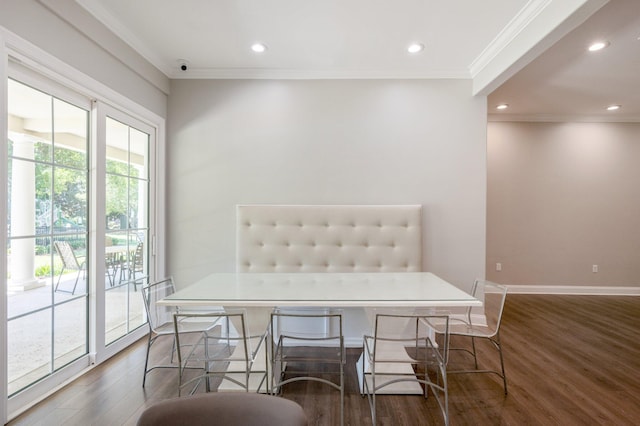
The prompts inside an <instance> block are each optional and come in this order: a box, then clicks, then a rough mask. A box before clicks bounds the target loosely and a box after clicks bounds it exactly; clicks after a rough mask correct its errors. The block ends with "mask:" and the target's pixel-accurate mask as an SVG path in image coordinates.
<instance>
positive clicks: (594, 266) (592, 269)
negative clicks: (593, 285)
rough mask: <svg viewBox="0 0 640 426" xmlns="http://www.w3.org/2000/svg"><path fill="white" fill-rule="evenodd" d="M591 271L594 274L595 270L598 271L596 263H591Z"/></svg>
mask: <svg viewBox="0 0 640 426" xmlns="http://www.w3.org/2000/svg"><path fill="white" fill-rule="evenodd" d="M591 271H593V273H594V274H595V273H596V272H598V265H593V266H592V267H591Z"/></svg>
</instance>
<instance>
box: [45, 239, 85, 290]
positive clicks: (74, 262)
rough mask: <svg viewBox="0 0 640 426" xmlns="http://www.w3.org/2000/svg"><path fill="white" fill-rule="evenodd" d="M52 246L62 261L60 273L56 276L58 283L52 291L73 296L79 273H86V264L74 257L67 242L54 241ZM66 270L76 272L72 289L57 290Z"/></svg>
mask: <svg viewBox="0 0 640 426" xmlns="http://www.w3.org/2000/svg"><path fill="white" fill-rule="evenodd" d="M53 246H54V247H55V250H56V252H57V253H58V256H60V259H61V260H62V270H61V271H60V275H58V281H57V282H56V286H55V288H54V291H60V292H62V293H71V294H75V292H76V287H77V286H78V280H79V279H80V272H83V273H86V270H87V269H86V265H87V264H86V262H85V261H84V260H82V261H80V260H79V259H78V258H77V257H76V254H75V253H74V252H73V249H72V248H71V244H69V242H68V241H54V243H53ZM67 269H69V270H77V271H78V275H77V276H76V281H75V283H74V284H73V289H72V290H71V291H69V290H62V289H58V286H59V285H60V278H61V277H62V274H64V271H65V270H67Z"/></svg>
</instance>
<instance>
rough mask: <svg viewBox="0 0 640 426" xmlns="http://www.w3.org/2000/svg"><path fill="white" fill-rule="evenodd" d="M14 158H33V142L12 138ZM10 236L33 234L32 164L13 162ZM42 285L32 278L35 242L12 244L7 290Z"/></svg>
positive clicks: (34, 196) (33, 178) (20, 241)
mask: <svg viewBox="0 0 640 426" xmlns="http://www.w3.org/2000/svg"><path fill="white" fill-rule="evenodd" d="M13 154H14V156H15V157H20V158H26V159H33V158H34V143H33V141H31V140H29V139H27V138H22V139H19V138H15V139H13ZM11 176H12V177H11V236H12V237H13V236H22V235H35V221H36V201H35V198H36V194H35V191H36V190H35V187H36V184H35V181H36V175H35V164H34V163H32V162H29V161H21V160H14V161H12V169H11ZM42 286H44V283H43V282H41V281H39V280H38V279H36V276H35V239H34V238H24V239H14V240H12V241H11V280H9V291H11V290H13V291H21V290H22V291H23V290H30V289H32V288H36V287H42Z"/></svg>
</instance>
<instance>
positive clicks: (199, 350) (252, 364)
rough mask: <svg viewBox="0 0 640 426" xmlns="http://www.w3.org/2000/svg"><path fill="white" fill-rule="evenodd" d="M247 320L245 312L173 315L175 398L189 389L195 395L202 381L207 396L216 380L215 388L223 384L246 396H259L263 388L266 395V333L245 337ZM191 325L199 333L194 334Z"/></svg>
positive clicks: (181, 313)
mask: <svg viewBox="0 0 640 426" xmlns="http://www.w3.org/2000/svg"><path fill="white" fill-rule="evenodd" d="M246 318H247V314H246V310H244V309H225V310H220V311H213V312H176V313H174V314H173V325H174V336H175V345H176V353H177V358H178V364H179V365H180V370H179V380H178V395H180V394H181V393H182V390H183V389H184V388H186V387H188V386H192V389H191V391H190V393H194V392H195V391H196V390H197V388H198V386H199V385H200V383H202V382H203V381H204V383H205V389H206V391H207V392H209V391H211V390H212V386H211V380H212V379H217V383H216V385H220V383H221V382H223V381H226V382H228V383H231V384H232V386H235V387H237V388H238V389H239V390H242V391H245V392H249V390H250V389H252V390H253V389H256V390H257V391H258V392H260V390H261V389H262V386H263V385H264V386H265V392H267V393H268V391H269V388H268V386H269V384H268V380H267V368H266V367H267V361H266V355H267V354H266V350H265V349H264V346H265V340H266V333H263V334H261V335H250V334H249V333H247V323H246ZM193 324H199V326H197V327H196V329H197V328H201V329H202V331H201V332H200V333H197V334H196V333H193V331H194V327H193ZM200 325H202V326H200ZM216 387H217V386H216Z"/></svg>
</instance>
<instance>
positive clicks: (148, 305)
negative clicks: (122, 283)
mask: <svg viewBox="0 0 640 426" xmlns="http://www.w3.org/2000/svg"><path fill="white" fill-rule="evenodd" d="M175 291H176V288H175V285H174V282H173V277H167V278H164V279H162V280H159V281H156V282H153V283H151V284H148V285H143V286H142V290H141V292H140V293H141V295H142V299H143V302H144V307H145V311H146V313H147V322H148V324H149V338H148V341H147V353H146V357H145V362H144V375H143V378H142V387H144V386H145V384H146V381H147V373H149V372H150V371H152V370H155V369H156V368H178V367H179V364H175V363H174V352H175V350H176V342H175V340H174V334H175V333H174V324H173V314H175V313H176V312H178V309H177V308H176V307H173V306H162V305H158V303H157V302H158V301H160V300H162V299H163V298H165V297H167V296H170V295H172V294H173V293H175ZM208 326H209V324H208V323H204V322H201V323H198V322H196V321H192V322H191V324H189V329H190V332H191V333H194V334H199V333H201V332H202V331H204V330H205V329H206V328H207V327H208ZM184 332H186V330H185V331H184ZM163 336H166V337H171V339H172V340H173V344H172V348H171V356H170V363H169V364H158V365H154V366H152V367H151V368H149V354H150V351H151V347H152V345H153V344H154V343H155V342H156V340H157V339H158V338H160V337H163Z"/></svg>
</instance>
